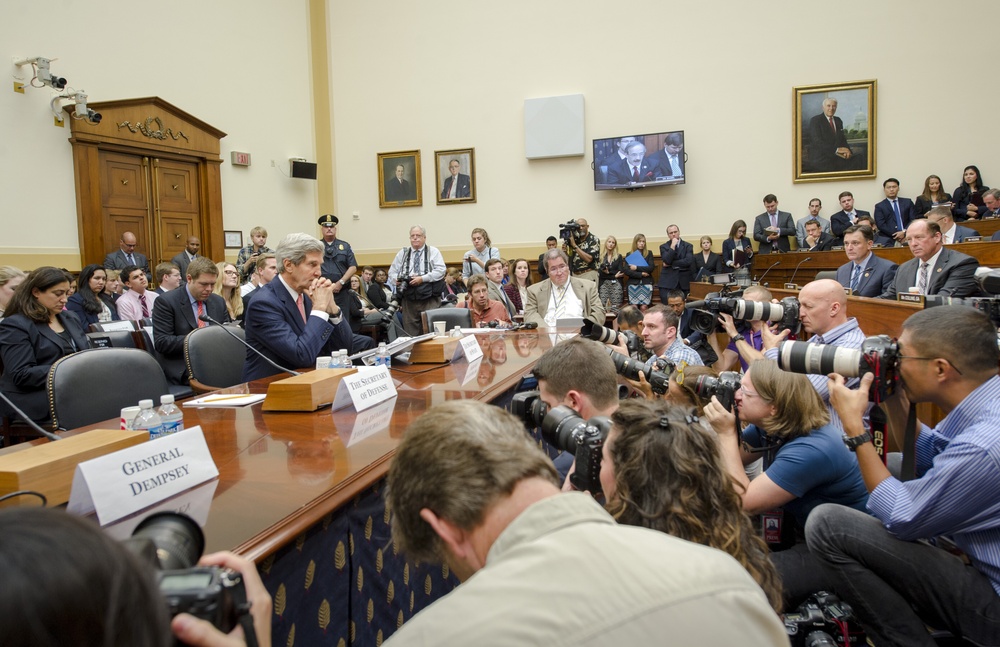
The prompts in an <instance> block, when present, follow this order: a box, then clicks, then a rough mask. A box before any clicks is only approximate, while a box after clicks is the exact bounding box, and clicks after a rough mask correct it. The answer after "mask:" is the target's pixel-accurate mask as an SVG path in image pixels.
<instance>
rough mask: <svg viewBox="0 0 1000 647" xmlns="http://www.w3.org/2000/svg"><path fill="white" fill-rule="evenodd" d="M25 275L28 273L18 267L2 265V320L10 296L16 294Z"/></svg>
mask: <svg viewBox="0 0 1000 647" xmlns="http://www.w3.org/2000/svg"><path fill="white" fill-rule="evenodd" d="M25 276H27V274H25V273H24V272H22V271H21V270H19V269H17V268H16V267H12V266H10V265H2V266H0V321H2V320H3V312H4V308H6V307H7V304H8V303H9V302H10V298H11V297H12V296H14V290H16V289H17V286H19V285H21V283H22V282H23V281H24V277H25Z"/></svg>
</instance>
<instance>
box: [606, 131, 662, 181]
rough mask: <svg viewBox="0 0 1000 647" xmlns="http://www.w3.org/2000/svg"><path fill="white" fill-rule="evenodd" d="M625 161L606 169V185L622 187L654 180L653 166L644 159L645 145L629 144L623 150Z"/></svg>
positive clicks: (637, 142)
mask: <svg viewBox="0 0 1000 647" xmlns="http://www.w3.org/2000/svg"><path fill="white" fill-rule="evenodd" d="M625 155H626V157H625V159H623V160H620V161H619V162H617V163H615V164H612V165H611V166H609V167H608V184H620V185H622V186H624V185H628V184H635V183H637V182H652V181H653V180H654V179H656V171H655V168H654V165H653V164H651V163H650V161H649V160H648V159H646V145H645V144H643V143H642V142H639V141H635V142H630V143H629V145H628V147H627V148H626V149H625Z"/></svg>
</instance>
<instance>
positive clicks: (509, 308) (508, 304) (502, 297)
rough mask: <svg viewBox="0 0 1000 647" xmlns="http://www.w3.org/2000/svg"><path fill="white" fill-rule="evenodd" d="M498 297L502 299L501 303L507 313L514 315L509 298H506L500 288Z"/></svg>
mask: <svg viewBox="0 0 1000 647" xmlns="http://www.w3.org/2000/svg"><path fill="white" fill-rule="evenodd" d="M500 298H501V299H502V300H503V305H504V307H505V308H507V314H509V315H510V316H512V317H513V316H514V306H512V305H511V303H510V299H508V298H507V293H506V292H504V291H503V290H500Z"/></svg>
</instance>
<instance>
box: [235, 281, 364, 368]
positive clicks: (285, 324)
mask: <svg viewBox="0 0 1000 647" xmlns="http://www.w3.org/2000/svg"><path fill="white" fill-rule="evenodd" d="M254 292H257V293H258V294H256V295H255V296H254V298H253V299H252V300H251V301H250V309H249V310H248V311H247V312H246V313H244V316H243V320H244V326H245V328H246V335H247V343H248V344H250V345H251V346H252V347H254V348H256V349H257V350H259V351H260V352H261V353H263V354H264V355H266V356H267V357H269V358H270V359H271V360H272V361H274V362H276V363H277V364H279V365H281V366H284V367H285V368H290V369H298V368H307V367H308V368H311V367H313V366H315V365H316V358H317V357H319V356H320V355H325V354H329V353H330V351H332V350H335V349H336V350H339V349H343V348H346V349H347V352H348V354H350V352H351V350H352V347H351V346H352V341H353V337H354V335H353V334H352V333H351V326H350V324H349V323H348V313H346V312H344V313H342V319H341V321H340V323H339V324H333V323H330V322H329V321H323V320H322V319H320V318H319V317H313V316H307V317H306V320H307V321H306V322H303V321H302V316H301V315H300V314H299V309H298V307H297V306H296V305H295V301H293V300H292V297H291V295H290V294H288V290H286V289H285V286H284V284H283V283H282V282H281V280H280V279H278V278H275V279H274V280H273V281H271V282H270V283H268V284H267V285H264V286H262V287H259V288H257V289H256V290H254ZM305 310H306V313H307V315H308V313H309V312H311V311H312V300H311V299H310V298H309V297H305ZM278 372H279V371H278V369H276V368H274V367H273V366H271V365H270V364H268V363H267V362H265V361H264V360H263V359H261V358H260V357H258V356H257V354H256V353H253V352H251V351H250V350H247V361H246V363H245V364H244V365H243V380H244V381H245V382H249V381H250V380H258V379H260V378H262V377H267V376H269V375H275V374H276V373H278Z"/></svg>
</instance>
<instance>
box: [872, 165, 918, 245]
mask: <svg viewBox="0 0 1000 647" xmlns="http://www.w3.org/2000/svg"><path fill="white" fill-rule="evenodd" d="M882 191H883V192H884V193H885V200H883V201H882V202H879V203H878V204H876V205H875V226H876V227H878V237H877V238H876V239H875V242H876V243H878V244H879V245H881V246H882V247H892V246H894V245H902V244H903V241H904V240H906V228H907V227H909V226H910V221H911V220H913V201H911V200H910V199H908V198H900V197H899V180H897V179H896V178H894V177H891V178H889V179H888V180H886V181H885V182H883V183H882Z"/></svg>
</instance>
